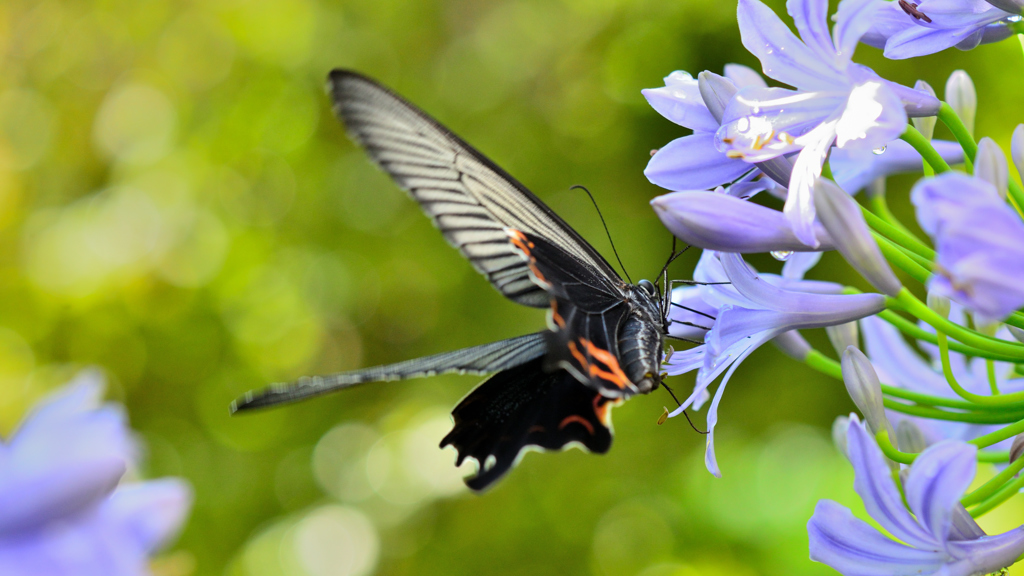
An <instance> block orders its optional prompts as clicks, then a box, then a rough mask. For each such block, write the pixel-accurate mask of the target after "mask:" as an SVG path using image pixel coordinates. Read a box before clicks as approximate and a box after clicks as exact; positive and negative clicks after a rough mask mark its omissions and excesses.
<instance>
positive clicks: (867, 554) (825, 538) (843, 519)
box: [807, 500, 944, 576]
mask: <svg viewBox="0 0 1024 576" xmlns="http://www.w3.org/2000/svg"><path fill="white" fill-rule="evenodd" d="M807 535H808V537H809V540H810V549H811V560H814V561H816V562H821V563H823V564H827V565H829V566H831V567H832V568H833V569H835V570H836V571H838V572H840V573H842V574H856V575H857V576H893V575H900V574H931V573H933V572H934V571H935V570H937V569H938V568H939V567H940V566H942V564H943V561H944V554H942V553H941V552H938V551H936V550H918V549H916V548H911V547H910V546H907V545H905V544H900V543H899V542H894V541H893V540H891V539H889V538H886V537H885V536H884V535H882V534H881V533H880V532H879V531H878V530H876V529H875V528H874V527H872V526H871V525H870V524H868V523H867V522H865V521H863V520H861V519H859V518H857V517H855V516H854V515H853V514H852V513H851V512H850V511H849V509H847V508H846V507H845V506H841V505H839V504H838V503H836V502H833V501H831V500H821V501H819V502H818V505H817V506H815V507H814V515H813V516H811V519H810V521H808V522H807Z"/></svg>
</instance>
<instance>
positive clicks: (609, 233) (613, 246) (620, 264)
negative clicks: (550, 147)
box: [569, 184, 633, 284]
mask: <svg viewBox="0 0 1024 576" xmlns="http://www.w3.org/2000/svg"><path fill="white" fill-rule="evenodd" d="M577 188H578V189H580V190H583V191H584V192H586V193H587V196H589V197H590V201H591V202H593V203H594V209H595V210H597V215H598V216H599V217H600V218H601V225H602V226H604V233H605V234H607V235H608V243H609V244H611V245H612V252H614V253H615V259H616V260H618V261H619V267H620V268H622V273H623V274H625V275H626V280H629V283H630V284H632V283H633V279H632V278H630V277H629V272H626V266H625V265H624V264H623V263H622V258H619V251H618V250H616V249H615V242H614V241H612V233H611V232H609V231H608V224H607V223H606V222H605V221H604V214H601V208H600V207H598V205H597V200H594V195H593V194H591V193H590V190H587V187H586V186H582V185H580V184H574V185H572V186H569V190H576V189H577Z"/></svg>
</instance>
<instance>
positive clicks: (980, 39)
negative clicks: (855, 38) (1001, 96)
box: [863, 0, 1020, 60]
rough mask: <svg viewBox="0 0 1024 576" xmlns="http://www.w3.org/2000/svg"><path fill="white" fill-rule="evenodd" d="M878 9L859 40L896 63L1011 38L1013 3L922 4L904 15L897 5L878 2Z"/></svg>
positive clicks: (934, 0)
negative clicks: (878, 50)
mask: <svg viewBox="0 0 1024 576" xmlns="http://www.w3.org/2000/svg"><path fill="white" fill-rule="evenodd" d="M878 3H879V5H880V6H881V8H880V9H879V11H878V12H877V13H876V14H875V15H874V17H873V23H872V24H873V27H872V28H871V30H870V31H869V33H868V34H866V35H865V36H864V38H863V41H864V42H865V43H866V44H870V45H872V46H875V47H878V48H882V47H884V49H885V51H884V54H885V56H886V57H887V58H892V59H894V60H899V59H903V58H913V57H916V56H925V55H927V54H934V53H936V52H940V51H942V50H945V49H947V48H952V47H954V46H955V47H956V48H959V49H960V50H970V49H972V48H975V47H977V46H978V45H979V44H988V43H991V42H998V41H1000V40H1004V39H1006V38H1009V37H1010V36H1012V35H1013V29H1012V28H1011V27H1010V26H1009V24H1010V19H1011V18H1012V17H1013V16H1014V14H1019V12H1020V7H1019V6H1017V10H1016V11H1015V12H1014V13H1011V12H1007V11H1005V10H1001V9H1000V8H997V7H996V4H999V5H1001V7H1002V8H1012V7H1013V6H1014V5H1015V2H1014V0H1004V1H1002V2H999V1H993V2H987V1H986V0H924V1H923V2H921V3H920V4H918V5H916V7H914V6H908V8H909V10H910V13H908V12H905V11H904V10H903V9H902V8H901V7H900V5H899V3H898V2H878Z"/></svg>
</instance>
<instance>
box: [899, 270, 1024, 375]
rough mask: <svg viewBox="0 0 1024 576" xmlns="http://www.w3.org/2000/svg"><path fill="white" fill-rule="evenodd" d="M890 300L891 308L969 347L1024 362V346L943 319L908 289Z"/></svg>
mask: <svg viewBox="0 0 1024 576" xmlns="http://www.w3.org/2000/svg"><path fill="white" fill-rule="evenodd" d="M888 300H889V303H890V308H900V309H903V310H905V311H906V312H909V313H910V314H911V315H913V316H916V317H917V318H920V319H921V320H924V321H925V322H926V323H928V324H930V325H931V326H932V327H934V328H935V329H936V330H938V331H941V332H945V333H946V334H948V335H949V336H951V337H953V338H955V339H956V340H959V341H960V342H963V343H964V344H967V345H968V346H973V347H975V348H979V349H981V350H988V351H991V352H994V353H996V354H1004V355H1006V356H1009V357H1010V358H1012V359H1013V361H1014V362H1020V361H1022V360H1024V345H1021V344H1017V343H1014V342H1007V341H1005V340H999V339H998V338H993V337H991V336H986V335H984V334H979V333H977V332H975V331H973V330H968V329H967V328H964V327H963V326H960V325H959V324H956V323H954V322H950V321H949V320H948V319H946V318H943V317H942V316H940V315H939V314H938V313H936V312H935V311H934V310H932V309H931V308H929V307H928V306H927V305H926V304H925V303H924V302H921V301H920V300H918V299H917V298H916V297H914V295H913V294H911V293H910V291H909V290H907V289H906V288H904V289H903V290H900V293H899V295H898V296H896V298H890V299H888Z"/></svg>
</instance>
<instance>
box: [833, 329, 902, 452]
mask: <svg viewBox="0 0 1024 576" xmlns="http://www.w3.org/2000/svg"><path fill="white" fill-rule="evenodd" d="M842 367H843V383H845V384H846V391H847V392H849V394H850V398H851V399H852V400H853V403H854V404H856V405H857V408H858V409H860V412H861V414H863V415H864V420H865V422H867V425H868V429H869V430H870V431H871V433H872V434H877V433H878V432H879V431H881V430H884V431H885V432H886V433H888V434H889V439H890V441H891V440H892V439H893V438H895V437H896V433H895V431H893V429H892V424H890V423H889V419H888V418H886V416H885V406H884V405H883V404H882V384H881V383H880V382H879V381H878V374H876V373H875V369H874V367H872V366H871V361H870V360H868V357H867V356H865V355H864V353H863V352H861V351H860V350H858V349H856V348H854V347H853V346H850V347H849V348H847V349H846V350H845V351H844V352H843V361H842Z"/></svg>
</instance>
